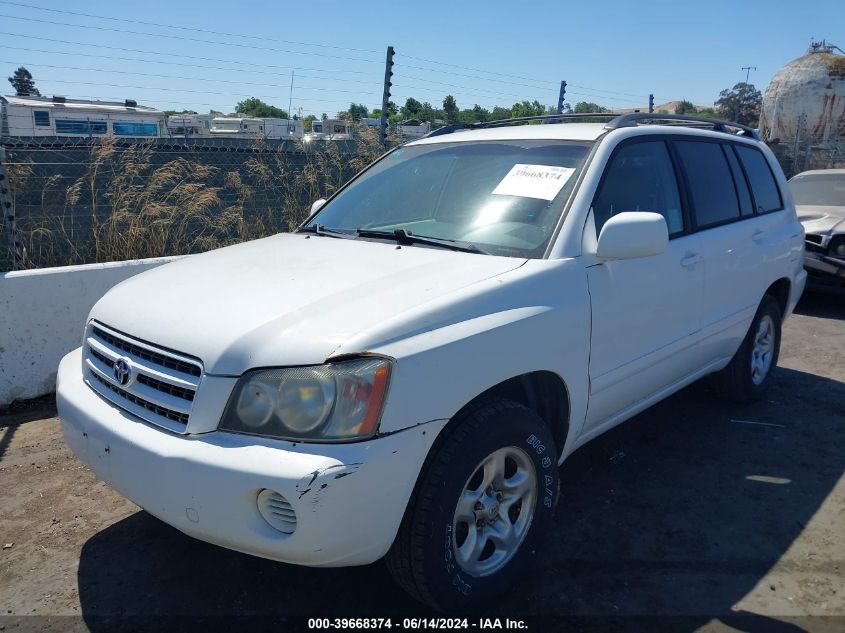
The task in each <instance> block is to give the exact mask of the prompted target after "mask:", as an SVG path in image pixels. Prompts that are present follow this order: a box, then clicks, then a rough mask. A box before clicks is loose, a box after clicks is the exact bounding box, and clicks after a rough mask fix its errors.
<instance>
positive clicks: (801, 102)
mask: <svg viewBox="0 0 845 633" xmlns="http://www.w3.org/2000/svg"><path fill="white" fill-rule="evenodd" d="M836 49H837V47H836V46H832V45H829V44H826V43H825V42H820V43H814V44H813V45H812V46H810V50H809V51H808V52H807V54H806V55H804V56H803V57H799V58H798V59H796V60H794V61H791V62H790V63H788V64H787V65H786V66H784V67H783V68H781V69H780V70H779V71H778V72H777V74H775V76H774V77H773V78H772V81H771V83H769V85H768V87H767V88H766V92H765V93H764V94H763V106H762V112H761V116H760V134H761V136H762V138H763V139H764V140H766V141H773V140H775V139H777V140H779V141H781V142H785V143H790V142H796V141H797V142H800V143H804V142H807V141H810V142H814V143H821V144H828V143H830V144H839V143H842V142H843V140H845V55H837V54H836V53H835V52H834V51H835V50H836Z"/></svg>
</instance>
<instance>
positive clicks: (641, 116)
mask: <svg viewBox="0 0 845 633" xmlns="http://www.w3.org/2000/svg"><path fill="white" fill-rule="evenodd" d="M596 118H600V119H609V120H608V122H607V124H606V125H605V126H604V129H606V130H616V129H619V128H622V127H636V126H637V125H639V124H640V123H641V122H648V123H650V124H652V125H677V126H681V127H697V128H705V129H711V130H713V131H716V132H723V133H725V134H738V135H740V136H747V137H750V138H753V139H757V140H760V137H759V135H758V134H757V130H755V129H753V128H750V127H748V126H746V125H741V124H739V123H733V122H731V121H722V120H720V119H708V118H705V117H700V116H687V115H685V114H656V113H649V112H630V113H628V114H613V113H611V112H581V113H577V114H575V113H570V114H543V115H540V116H521V117H513V118H510V119H499V120H496V121H484V122H481V123H455V124H452V125H447V126H445V127H441V128H439V129H437V130H432V131H431V132H429V133H428V134H427V135H426V136H425V138H431V137H433V136H442V135H443V134H451V133H452V132H457V131H458V130H479V129H485V128H491V127H501V126H504V125H512V124H514V123H527V122H530V121H542V122H544V123H556V122H560V123H565V122H566V121H569V120H573V119H596ZM731 129H735V130H738V131H737V132H731Z"/></svg>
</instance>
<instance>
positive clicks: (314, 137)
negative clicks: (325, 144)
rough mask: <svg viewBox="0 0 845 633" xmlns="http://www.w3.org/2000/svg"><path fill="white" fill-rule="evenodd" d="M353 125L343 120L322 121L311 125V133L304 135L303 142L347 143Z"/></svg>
mask: <svg viewBox="0 0 845 633" xmlns="http://www.w3.org/2000/svg"><path fill="white" fill-rule="evenodd" d="M353 129H354V124H353V123H352V122H351V121H347V120H345V119H323V120H322V121H313V122H312V123H311V132H310V133H309V134H306V135H305V142H306V143H309V142H311V141H349V140H352V137H353Z"/></svg>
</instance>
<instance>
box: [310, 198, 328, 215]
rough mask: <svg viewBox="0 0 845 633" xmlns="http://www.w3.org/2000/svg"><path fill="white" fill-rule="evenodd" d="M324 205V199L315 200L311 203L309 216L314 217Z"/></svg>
mask: <svg viewBox="0 0 845 633" xmlns="http://www.w3.org/2000/svg"><path fill="white" fill-rule="evenodd" d="M324 204H326V199H325V198H320V199H319V200H315V201H314V202H313V203H311V215H314V214H315V213H317V211H319V210H320V209H322V208H323V205H324Z"/></svg>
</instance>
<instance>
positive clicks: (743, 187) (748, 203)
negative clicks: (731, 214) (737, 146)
mask: <svg viewBox="0 0 845 633" xmlns="http://www.w3.org/2000/svg"><path fill="white" fill-rule="evenodd" d="M724 149H725V156H726V157H727V159H728V163H729V164H730V166H731V173H732V174H733V177H734V185H736V193H737V196H739V209H740V211H741V212H742V215H743V217H745V216H747V215H754V202H753V201H752V200H751V192H750V191H749V190H748V182H746V180H745V173H743V171H742V167H740V166H739V161H738V160H737V158H736V154H734V150H733V148H732V147H731V146H730V145H726V146H725V148H724Z"/></svg>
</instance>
